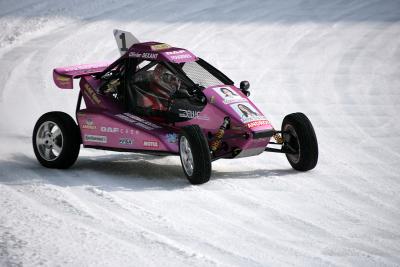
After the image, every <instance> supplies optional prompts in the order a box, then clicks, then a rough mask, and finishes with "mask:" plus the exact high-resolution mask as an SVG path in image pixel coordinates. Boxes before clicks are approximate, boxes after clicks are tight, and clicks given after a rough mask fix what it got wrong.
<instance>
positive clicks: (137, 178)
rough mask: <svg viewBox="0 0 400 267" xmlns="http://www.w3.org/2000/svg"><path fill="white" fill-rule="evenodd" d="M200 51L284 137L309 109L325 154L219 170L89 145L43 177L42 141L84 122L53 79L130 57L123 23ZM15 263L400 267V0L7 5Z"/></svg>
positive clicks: (4, 36)
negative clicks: (67, 124)
mask: <svg viewBox="0 0 400 267" xmlns="http://www.w3.org/2000/svg"><path fill="white" fill-rule="evenodd" d="M114 28H121V29H126V30H129V31H132V32H134V33H135V34H136V35H137V36H138V37H139V38H140V39H141V40H159V41H163V42H166V43H169V44H172V45H175V46H180V47H186V48H188V49H190V50H192V51H193V52H194V53H195V54H198V55H200V56H202V57H203V58H205V59H207V60H208V61H210V62H211V63H213V64H215V65H216V66H217V67H218V68H220V69H222V70H223V71H224V72H226V74H227V75H228V76H230V77H231V78H232V79H233V80H235V81H237V82H239V81H241V80H244V79H247V80H249V81H250V83H251V91H252V99H253V100H254V101H255V102H256V104H257V105H259V106H260V107H261V109H262V110H263V111H264V112H265V114H266V115H267V117H268V118H269V119H270V120H271V121H272V122H273V124H274V125H276V127H277V128H279V125H280V123H281V120H282V119H283V117H284V115H285V114H287V113H291V112H296V111H302V112H304V113H305V114H307V115H308V116H309V118H310V119H311V121H312V122H313V124H314V127H315V130H316V133H317V136H318V140H319V145H320V160H319V163H318V165H317V168H316V169H315V170H313V171H311V172H307V173H298V172H295V171H293V170H291V168H290V165H289V164H288V162H287V160H286V158H285V157H284V156H283V155H276V154H266V153H265V154H263V155H261V156H258V157H253V158H244V159H237V160H220V161H217V162H214V164H213V173H212V179H211V181H210V182H209V183H207V184H204V185H202V186H191V185H189V183H188V182H187V181H186V179H185V178H184V175H183V172H182V169H181V166H180V162H179V159H178V158H177V157H162V158H158V157H152V156H144V155H136V154H121V153H109V152H103V151H95V150H88V149H82V150H81V154H80V157H79V159H78V161H77V163H76V164H75V165H74V166H73V168H71V169H69V170H65V171H64V170H63V171H61V170H50V169H45V168H43V167H41V166H40V165H39V164H38V162H37V161H36V159H35V158H34V154H33V151H32V147H31V141H30V138H31V132H32V129H33V125H34V123H35V122H36V120H37V118H38V117H39V116H40V115H41V114H42V113H44V112H47V111H51V110H62V111H65V112H68V113H70V114H73V111H74V108H75V101H76V96H77V90H73V91H70V90H59V89H57V88H56V87H55V85H54V84H53V82H52V77H51V71H52V69H53V68H54V67H57V66H65V65H71V64H77V63H92V62H96V61H102V60H104V59H106V60H113V59H115V58H116V57H117V56H118V52H117V50H116V48H115V44H114V39H113V35H112V29H114ZM0 83H1V84H2V85H1V86H0V114H1V115H0V116H1V120H0V266H19V265H24V266H37V265H44V266H57V265H67V266H88V265H90V266H214V265H216V266H277V265H278V266H280V265H304V266H309V265H314V266H315V265H335V266H348V265H357V266H378V265H379V266H396V265H397V266H399V265H400V134H399V133H400V123H399V119H398V116H399V115H398V114H399V112H400V107H399V105H400V91H399V89H400V1H389V0H388V1H376V0H362V1H361V0H359V1H339V0H333V1H315V0H311V1H306V0H290V1H261V0H260V1H255V0H252V1H234V0H222V1H216V0H206V1H175V0H168V1H152V0H150V1H144V0H143V1H136V2H132V1H127V0H122V1H116V0H95V1H78V0H71V1H51V0H43V1H40V0H25V1H14V0H1V1H0Z"/></svg>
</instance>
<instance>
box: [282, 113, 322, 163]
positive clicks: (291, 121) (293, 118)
mask: <svg viewBox="0 0 400 267" xmlns="http://www.w3.org/2000/svg"><path fill="white" fill-rule="evenodd" d="M282 131H288V132H290V134H285V133H284V134H283V139H284V145H283V148H284V149H291V148H292V149H294V150H295V151H296V152H297V153H295V154H289V153H286V158H287V159H288V161H289V163H290V165H292V167H293V169H295V170H298V171H308V170H311V169H313V168H314V167H315V166H316V165H317V162H318V142H317V137H316V135H315V131H314V128H313V126H312V124H311V122H310V120H309V119H308V118H307V116H306V115H304V114H303V113H299V112H298V113H292V114H289V115H287V116H286V117H285V118H284V119H283V122H282Z"/></svg>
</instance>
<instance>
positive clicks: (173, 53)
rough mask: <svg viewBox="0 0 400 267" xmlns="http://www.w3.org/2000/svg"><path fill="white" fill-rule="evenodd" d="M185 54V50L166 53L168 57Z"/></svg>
mask: <svg viewBox="0 0 400 267" xmlns="http://www.w3.org/2000/svg"><path fill="white" fill-rule="evenodd" d="M185 53H186V50H183V49H181V50H174V51H168V52H165V54H166V55H168V56H172V55H179V54H185Z"/></svg>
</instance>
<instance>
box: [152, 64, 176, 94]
mask: <svg viewBox="0 0 400 267" xmlns="http://www.w3.org/2000/svg"><path fill="white" fill-rule="evenodd" d="M154 81H155V82H156V83H157V84H158V85H159V86H161V87H162V88H164V89H165V90H167V91H168V92H169V93H170V94H173V93H175V92H176V91H177V90H179V88H180V86H181V80H180V79H179V78H178V77H177V76H176V75H175V74H173V73H172V72H171V71H170V70H168V69H167V68H166V67H165V66H164V65H162V64H158V65H157V66H156V67H155V69H154Z"/></svg>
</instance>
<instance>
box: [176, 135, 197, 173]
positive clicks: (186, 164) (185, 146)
mask: <svg viewBox="0 0 400 267" xmlns="http://www.w3.org/2000/svg"><path fill="white" fill-rule="evenodd" d="M179 152H180V155H181V160H182V166H183V169H184V170H185V172H186V174H187V175H189V176H192V174H193V167H194V163H193V154H192V149H191V148H190V144H189V142H188V140H187V138H186V137H185V136H181V139H180V142H179Z"/></svg>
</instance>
